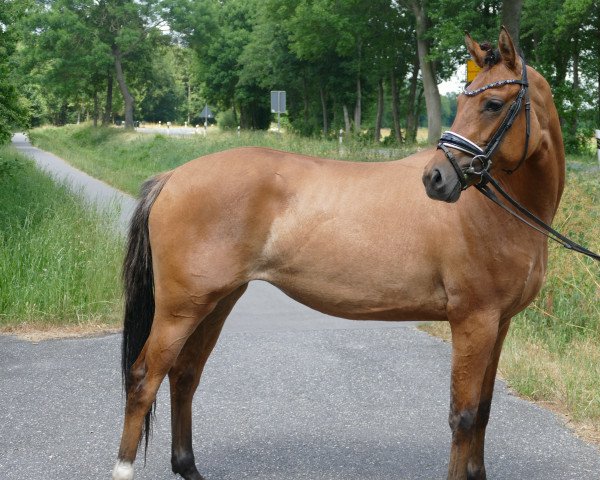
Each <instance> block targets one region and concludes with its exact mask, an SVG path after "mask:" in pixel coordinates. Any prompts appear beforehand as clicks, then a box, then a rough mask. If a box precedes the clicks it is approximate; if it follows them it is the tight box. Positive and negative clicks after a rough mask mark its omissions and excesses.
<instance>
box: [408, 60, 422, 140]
mask: <svg viewBox="0 0 600 480" xmlns="http://www.w3.org/2000/svg"><path fill="white" fill-rule="evenodd" d="M418 81H419V56H418V55H415V58H414V62H413V70H412V75H411V77H410V88H409V91H408V112H407V114H406V141H407V142H409V143H414V142H415V141H416V140H417V121H418V120H417V117H418V115H419V109H418V105H417V83H418Z"/></svg>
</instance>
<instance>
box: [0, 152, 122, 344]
mask: <svg viewBox="0 0 600 480" xmlns="http://www.w3.org/2000/svg"><path fill="white" fill-rule="evenodd" d="M0 159H1V162H0V163H2V165H4V168H3V170H2V171H1V172H0V279H1V280H0V282H1V288H0V331H2V332H16V333H27V331H28V330H31V329H35V330H42V331H48V330H50V329H52V328H54V327H55V326H56V325H60V326H61V327H62V328H67V329H68V330H70V331H76V330H79V331H82V330H83V329H88V330H89V329H91V330H96V331H97V330H98V329H99V328H100V327H104V326H106V325H117V323H118V319H119V318H120V309H121V306H120V304H121V293H120V281H119V271H120V263H121V258H122V255H123V240H122V238H121V237H120V235H119V234H118V233H116V231H115V230H114V227H113V226H112V220H111V218H109V216H108V215H107V214H101V213H99V212H94V211H91V209H90V208H88V207H87V206H85V205H84V204H83V203H82V201H81V199H80V198H79V197H77V196H76V195H74V194H72V193H71V192H70V191H69V190H68V189H67V187H65V186H61V185H57V184H55V183H54V181H53V180H52V179H50V178H48V177H47V176H46V175H45V174H43V173H42V172H40V171H39V170H37V169H36V168H35V166H34V165H33V164H32V162H31V161H30V160H28V159H26V158H25V157H23V156H21V155H20V154H18V153H17V152H16V150H14V149H13V148H12V147H0Z"/></svg>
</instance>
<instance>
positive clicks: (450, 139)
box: [437, 57, 600, 261]
mask: <svg viewBox="0 0 600 480" xmlns="http://www.w3.org/2000/svg"><path fill="white" fill-rule="evenodd" d="M521 63H522V64H523V72H522V74H521V80H518V79H509V80H501V81H499V82H494V83H488V84H487V85H484V86H483V87H481V88H478V89H476V90H467V88H465V89H464V90H463V94H464V95H466V96H468V97H474V96H475V95H479V94H480V93H482V92H484V91H486V90H488V89H490V88H499V87H502V86H504V85H511V84H516V85H521V88H520V89H519V93H518V94H517V96H516V98H515V100H514V102H513V103H512V104H511V106H510V107H509V109H508V112H507V113H506V116H505V117H504V119H503V120H502V123H501V124H500V126H499V127H498V129H497V130H496V132H495V133H494V134H493V135H492V137H491V138H490V140H489V141H488V142H487V145H486V147H485V149H483V148H481V147H480V146H479V145H477V144H476V143H475V142H472V141H471V140H469V139H468V138H466V137H463V136H462V135H459V134H458V133H455V132H452V131H446V132H444V133H443V134H442V136H441V138H440V141H439V143H438V146H437V148H438V149H439V150H441V151H442V152H444V155H445V156H446V158H447V159H448V161H449V162H450V164H451V165H452V167H453V168H454V170H455V172H456V175H457V177H458V181H459V182H460V186H461V190H465V189H467V188H469V186H471V185H472V183H471V184H470V183H469V181H470V180H471V179H472V178H477V177H479V181H478V182H475V187H476V188H477V189H478V190H479V191H480V192H481V193H483V194H484V195H485V196H486V197H487V198H489V199H490V200H492V201H493V202H494V203H495V204H496V205H498V206H500V207H502V208H503V209H504V210H505V211H507V212H508V213H510V214H511V215H512V216H513V217H515V218H517V219H518V220H520V221H521V222H523V223H525V224H526V225H528V226H529V227H531V228H533V229H534V230H536V231H538V232H540V233H542V234H543V235H546V236H547V237H548V238H550V239H552V240H554V241H555V242H557V243H559V244H561V245H562V246H563V247H565V248H567V249H569V250H573V251H576V252H579V253H582V254H584V255H587V256H588V257H591V258H593V259H594V260H598V261H600V255H598V254H596V253H594V252H592V251H590V250H588V249H587V248H585V247H583V246H581V245H579V244H578V243H576V242H574V241H573V240H571V239H569V238H567V237H565V236H564V235H561V234H560V233H559V232H557V231H556V230H554V229H553V228H552V227H551V226H549V225H547V224H546V223H545V222H543V221H542V220H540V219H539V218H538V217H537V216H536V215H534V214H533V213H531V212H530V211H529V210H527V209H526V208H525V207H523V206H522V205H521V204H520V203H519V202H517V201H516V200H515V199H513V198H512V197H511V196H510V195H509V194H508V193H507V192H506V191H505V190H504V189H503V188H502V187H501V186H500V184H499V183H498V182H497V181H496V180H495V179H494V178H493V177H492V176H491V175H490V172H489V170H490V168H491V166H492V155H493V154H494V152H495V151H496V150H497V149H498V147H499V146H500V143H501V142H502V139H503V138H504V135H506V132H507V131H508V130H509V129H510V127H511V126H512V124H513V123H514V121H515V119H516V118H517V115H518V114H519V112H520V111H521V107H522V106H523V102H525V147H524V149H523V155H522V156H521V160H519V163H518V164H517V166H516V167H515V168H513V169H512V170H508V169H505V170H504V171H505V172H506V173H508V174H512V173H514V172H515V171H516V170H517V169H518V168H519V167H521V165H522V164H523V162H524V161H525V159H526V158H527V152H528V149H529V136H530V132H531V114H530V111H531V102H530V100H529V91H528V89H529V83H528V82H527V65H526V63H525V59H524V58H523V57H521ZM450 149H454V150H459V151H461V152H464V153H466V154H467V155H470V156H471V161H470V162H469V165H468V166H467V167H466V168H461V167H460V165H459V164H458V161H457V160H456V157H455V156H454V155H453V154H452V152H451V151H450ZM490 185H491V186H493V187H494V189H495V190H496V191H497V192H498V193H499V194H500V195H501V196H502V197H504V198H505V199H506V200H507V201H508V203H509V204H510V205H512V206H513V207H514V208H515V209H516V210H517V211H518V212H519V213H517V212H515V211H514V210H511V209H510V208H508V206H507V205H505V204H504V203H503V202H502V201H501V200H500V199H499V198H498V196H497V195H496V194H495V193H494V192H493V191H492V190H491V188H490ZM520 214H521V215H523V216H524V217H526V218H523V216H521V215H520Z"/></svg>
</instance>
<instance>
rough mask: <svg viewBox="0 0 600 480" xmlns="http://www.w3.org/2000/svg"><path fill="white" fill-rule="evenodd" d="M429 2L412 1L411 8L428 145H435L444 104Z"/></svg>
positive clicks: (438, 135) (439, 134) (440, 129)
mask: <svg viewBox="0 0 600 480" xmlns="http://www.w3.org/2000/svg"><path fill="white" fill-rule="evenodd" d="M426 6H427V0H410V7H411V8H412V11H413V14H414V16H415V19H416V32H417V49H418V52H419V65H420V67H421V75H422V77H423V92H424V94H425V104H426V105H427V128H428V133H427V143H429V144H430V145H435V144H436V143H437V142H438V140H439V138H440V136H441V134H442V123H441V121H442V104H441V98H440V92H439V90H438V88H437V75H436V68H435V63H434V62H433V60H431V58H430V56H429V54H430V47H429V41H428V38H427V33H428V29H429V18H428V16H427V11H426Z"/></svg>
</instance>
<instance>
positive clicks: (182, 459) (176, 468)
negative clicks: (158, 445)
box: [171, 452, 197, 478]
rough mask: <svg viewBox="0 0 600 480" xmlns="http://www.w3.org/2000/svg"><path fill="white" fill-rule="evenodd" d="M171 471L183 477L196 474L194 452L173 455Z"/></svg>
mask: <svg viewBox="0 0 600 480" xmlns="http://www.w3.org/2000/svg"><path fill="white" fill-rule="evenodd" d="M171 469H172V470H173V473H176V474H179V475H181V476H182V477H184V478H185V477H186V476H187V475H189V474H191V473H194V472H196V471H197V470H196V460H195V458H194V454H193V453H192V452H180V453H173V455H172V456H171Z"/></svg>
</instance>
